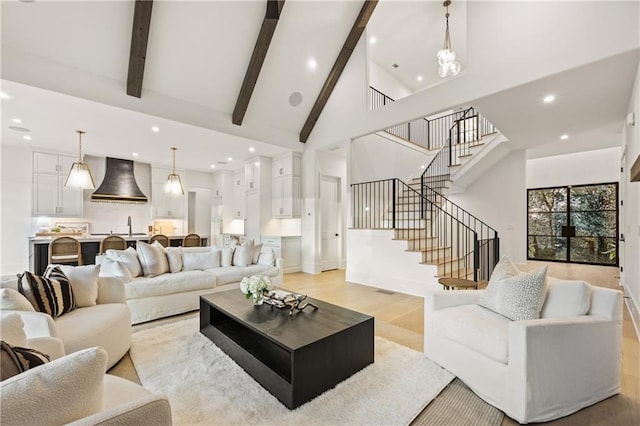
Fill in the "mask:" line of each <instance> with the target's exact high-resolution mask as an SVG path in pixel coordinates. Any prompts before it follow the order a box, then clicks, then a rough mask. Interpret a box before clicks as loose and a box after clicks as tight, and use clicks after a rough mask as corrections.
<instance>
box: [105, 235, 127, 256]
mask: <svg viewBox="0 0 640 426" xmlns="http://www.w3.org/2000/svg"><path fill="white" fill-rule="evenodd" d="M126 249H127V241H126V240H125V239H124V238H122V237H121V236H119V235H109V236H108V237H104V238H103V239H102V241H100V251H99V252H100V253H102V254H104V253H106V252H107V250H126Z"/></svg>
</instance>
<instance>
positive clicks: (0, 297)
mask: <svg viewBox="0 0 640 426" xmlns="http://www.w3.org/2000/svg"><path fill="white" fill-rule="evenodd" d="M72 291H73V290H72ZM0 310H3V311H4V310H7V311H28V312H35V309H34V308H33V305H32V304H31V302H29V299H27V298H26V297H24V296H23V295H22V294H21V293H20V292H19V291H17V290H14V289H12V288H0ZM18 346H19V345H18Z"/></svg>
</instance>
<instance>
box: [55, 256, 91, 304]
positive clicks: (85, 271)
mask: <svg viewBox="0 0 640 426" xmlns="http://www.w3.org/2000/svg"><path fill="white" fill-rule="evenodd" d="M60 269H62V272H64V273H65V274H66V275H67V277H69V280H70V282H71V289H72V290H73V295H74V296H75V298H76V305H77V306H78V308H86V307H88V306H95V304H96V301H97V300H98V277H99V275H100V265H84V266H71V265H60Z"/></svg>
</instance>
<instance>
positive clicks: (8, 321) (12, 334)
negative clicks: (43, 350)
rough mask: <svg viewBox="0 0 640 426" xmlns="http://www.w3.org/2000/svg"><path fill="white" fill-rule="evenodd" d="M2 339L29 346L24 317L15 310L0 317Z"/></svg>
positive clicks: (17, 344) (0, 337) (11, 343)
mask: <svg viewBox="0 0 640 426" xmlns="http://www.w3.org/2000/svg"><path fill="white" fill-rule="evenodd" d="M0 339H1V340H4V341H5V342H7V343H9V344H10V345H14V346H27V335H26V334H25V333H24V323H23V322H22V317H21V316H20V315H18V314H17V313H15V312H12V313H10V314H5V315H2V318H0Z"/></svg>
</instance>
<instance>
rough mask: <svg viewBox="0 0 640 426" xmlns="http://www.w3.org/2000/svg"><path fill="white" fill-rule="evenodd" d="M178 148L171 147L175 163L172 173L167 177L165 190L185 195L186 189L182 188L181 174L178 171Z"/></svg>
mask: <svg viewBox="0 0 640 426" xmlns="http://www.w3.org/2000/svg"><path fill="white" fill-rule="evenodd" d="M177 149H178V148H176V147H173V146H172V147H171V150H172V151H173V165H172V166H171V173H169V177H168V178H167V185H166V186H165V187H164V192H166V193H168V194H172V195H184V189H183V188H182V181H181V180H180V176H178V174H177V173H176V150H177Z"/></svg>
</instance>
